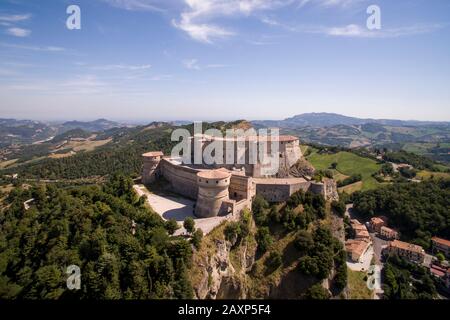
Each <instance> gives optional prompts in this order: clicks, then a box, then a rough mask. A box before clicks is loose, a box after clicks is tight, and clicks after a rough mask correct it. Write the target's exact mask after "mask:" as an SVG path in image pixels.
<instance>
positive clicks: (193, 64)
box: [182, 59, 228, 70]
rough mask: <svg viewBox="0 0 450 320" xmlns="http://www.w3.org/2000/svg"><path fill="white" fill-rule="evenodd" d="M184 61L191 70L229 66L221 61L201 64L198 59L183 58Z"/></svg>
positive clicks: (185, 65)
mask: <svg viewBox="0 0 450 320" xmlns="http://www.w3.org/2000/svg"><path fill="white" fill-rule="evenodd" d="M182 63H183V65H184V67H185V68H186V69H189V70H202V69H220V68H226V67H228V65H226V64H221V63H211V64H206V65H203V66H201V65H200V64H199V61H198V60H197V59H186V60H183V61H182Z"/></svg>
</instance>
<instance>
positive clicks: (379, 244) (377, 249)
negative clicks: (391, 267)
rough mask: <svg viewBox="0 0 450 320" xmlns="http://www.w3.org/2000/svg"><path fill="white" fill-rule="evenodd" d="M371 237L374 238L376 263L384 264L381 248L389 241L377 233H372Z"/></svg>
mask: <svg viewBox="0 0 450 320" xmlns="http://www.w3.org/2000/svg"><path fill="white" fill-rule="evenodd" d="M370 237H371V238H372V243H373V251H374V257H375V264H377V265H382V263H381V250H382V247H383V246H387V245H388V244H389V241H386V240H383V239H381V238H378V237H377V236H376V234H375V233H371V234H370Z"/></svg>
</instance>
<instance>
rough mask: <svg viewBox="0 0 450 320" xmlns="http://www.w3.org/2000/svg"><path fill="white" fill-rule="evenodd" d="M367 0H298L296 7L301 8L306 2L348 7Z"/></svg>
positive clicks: (323, 5) (322, 5)
mask: <svg viewBox="0 0 450 320" xmlns="http://www.w3.org/2000/svg"><path fill="white" fill-rule="evenodd" d="M365 1H367V0H300V1H299V4H298V7H299V8H302V7H304V6H306V5H308V4H315V5H318V6H321V7H343V8H346V7H350V6H353V5H355V4H358V3H361V2H365Z"/></svg>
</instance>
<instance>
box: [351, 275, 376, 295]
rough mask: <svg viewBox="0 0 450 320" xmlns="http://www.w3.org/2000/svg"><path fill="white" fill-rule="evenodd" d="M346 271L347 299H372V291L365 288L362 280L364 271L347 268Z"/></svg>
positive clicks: (365, 284)
mask: <svg viewBox="0 0 450 320" xmlns="http://www.w3.org/2000/svg"><path fill="white" fill-rule="evenodd" d="M347 272H348V291H349V296H348V298H349V299H353V300H355V299H372V295H373V293H372V291H371V290H370V289H369V288H367V283H366V281H365V280H364V277H365V276H366V273H364V272H359V271H352V270H350V269H347Z"/></svg>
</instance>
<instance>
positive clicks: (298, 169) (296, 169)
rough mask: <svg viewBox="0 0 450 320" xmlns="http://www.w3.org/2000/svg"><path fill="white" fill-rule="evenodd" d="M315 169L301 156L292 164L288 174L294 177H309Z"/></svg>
mask: <svg viewBox="0 0 450 320" xmlns="http://www.w3.org/2000/svg"><path fill="white" fill-rule="evenodd" d="M315 171H316V169H314V167H313V166H312V164H311V163H309V162H308V161H307V160H306V159H305V158H301V159H300V160H298V161H297V163H296V164H294V165H293V166H292V167H291V168H290V170H289V175H290V176H292V177H295V178H309V177H312V176H313V175H314V172H315Z"/></svg>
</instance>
